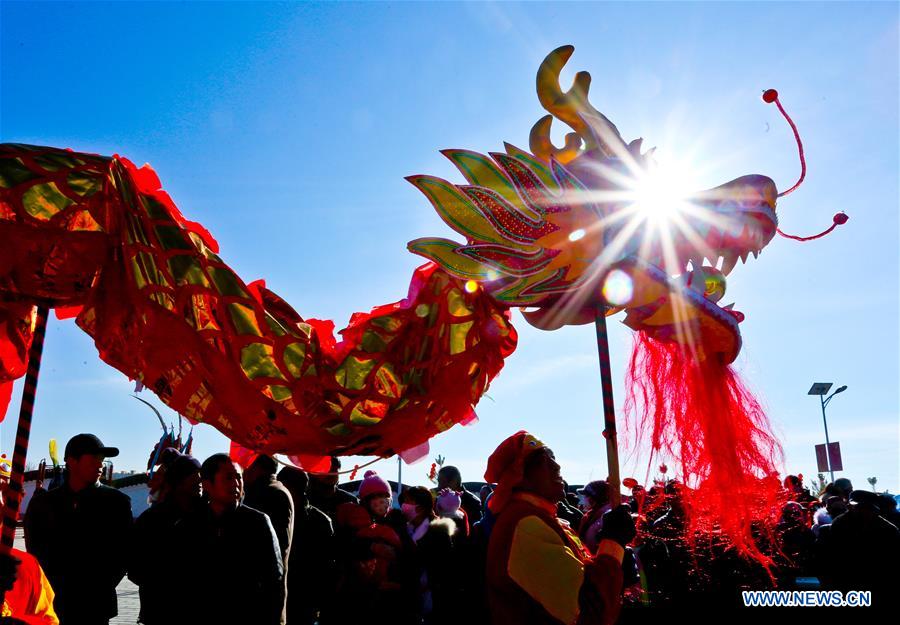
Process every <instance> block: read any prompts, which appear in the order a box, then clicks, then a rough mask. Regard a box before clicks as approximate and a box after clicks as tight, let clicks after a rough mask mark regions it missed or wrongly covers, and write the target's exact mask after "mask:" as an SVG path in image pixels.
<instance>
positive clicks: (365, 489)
mask: <svg viewBox="0 0 900 625" xmlns="http://www.w3.org/2000/svg"><path fill="white" fill-rule="evenodd" d="M369 495H387V496H388V497H391V496H393V493H391V485H390V484H388V483H387V482H386V481H384V479H383V478H382V477H381V476H380V475H378V474H377V473H375V471H366V475H365V477H364V478H363V481H362V484H360V485H359V498H360V499H365V498H366V497H368V496H369Z"/></svg>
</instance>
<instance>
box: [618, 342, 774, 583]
mask: <svg viewBox="0 0 900 625" xmlns="http://www.w3.org/2000/svg"><path fill="white" fill-rule="evenodd" d="M634 341H635V342H634V351H633V353H632V357H631V362H630V365H629V369H628V372H627V380H626V389H627V391H626V399H625V413H626V415H628V417H629V419H628V421H629V426H628V427H629V430H631V431H630V432H629V434H634V435H635V436H634V438H633V441H634V442H635V443H636V442H637V441H638V440H647V439H645V438H644V436H645V435H649V437H650V438H649V440H650V441H651V445H652V452H651V453H652V456H651V459H650V462H651V464H652V462H653V459H654V457H655V456H656V455H662V456H667V457H669V458H672V459H675V460H676V461H678V463H679V464H680V465H681V469H682V481H683V483H684V484H685V486H687V488H684V489H682V491H681V493H682V499H683V502H684V512H685V520H686V527H685V536H684V538H685V540H686V541H687V543H688V544H689V545H691V546H693V544H694V542H695V541H696V538H697V537H698V536H701V535H704V536H719V537H721V538H722V539H724V540H725V542H726V546H732V547H734V548H735V549H736V550H737V552H738V553H739V554H741V555H742V556H744V557H749V558H751V559H753V560H756V561H757V562H759V563H760V564H761V565H762V566H763V567H765V568H766V569H767V570H769V569H770V566H771V564H772V561H771V558H770V557H769V555H766V553H764V550H765V551H768V549H766V547H765V545H766V543H768V544H769V545H771V542H770V539H771V537H772V534H771V532H772V527H773V526H774V522H775V520H777V518H778V517H777V515H778V512H779V508H780V505H779V493H780V488H779V487H780V484H779V481H778V478H777V470H776V468H775V467H776V466H777V465H779V464H780V461H781V457H782V451H781V446H780V444H779V443H778V441H777V440H776V438H775V437H774V435H773V434H772V433H771V431H770V426H769V422H768V418H767V417H766V414H765V411H764V410H763V408H762V407H761V406H760V404H759V402H758V401H757V400H756V398H755V397H753V395H752V393H751V392H750V391H749V390H748V389H747V388H746V386H744V384H743V383H742V382H741V380H740V379H739V377H738V375H737V373H736V372H735V371H734V370H733V369H732V368H731V367H730V366H728V365H726V364H724V363H722V362H720V361H719V360H718V359H714V358H706V359H697V358H695V357H694V355H693V354H691V352H690V351H689V350H688V349H686V348H685V347H684V346H682V345H679V344H676V343H672V342H663V341H657V340H653V339H652V338H650V337H649V336H648V335H647V334H646V333H644V332H637V333H635V340H634Z"/></svg>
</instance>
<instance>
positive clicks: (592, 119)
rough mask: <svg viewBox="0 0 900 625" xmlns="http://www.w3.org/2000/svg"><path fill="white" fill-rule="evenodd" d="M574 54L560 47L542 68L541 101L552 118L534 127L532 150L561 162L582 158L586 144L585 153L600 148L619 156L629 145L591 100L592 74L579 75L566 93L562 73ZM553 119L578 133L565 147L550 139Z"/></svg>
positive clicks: (569, 48) (539, 75)
mask: <svg viewBox="0 0 900 625" xmlns="http://www.w3.org/2000/svg"><path fill="white" fill-rule="evenodd" d="M574 51H575V48H574V46H560V47H559V48H557V49H556V50H554V51H553V52H551V53H550V54H548V55H547V58H545V59H544V62H543V63H541V66H540V67H539V68H538V71H537V81H536V82H537V93H538V100H540V103H541V106H543V107H544V108H545V109H546V110H547V111H548V112H549V113H550V115H545V116H544V117H542V118H541V119H539V120H538V121H537V123H536V124H535V125H534V126H533V127H532V129H531V136H530V139H529V145H530V146H531V151H532V153H533V154H534V155H535V156H537V157H539V158H542V159H545V160H549V159H550V158H551V157H552V158H555V159H556V160H557V161H559V162H561V163H568V162H570V161H572V160H573V159H575V158H576V157H577V156H579V155H580V154H581V153H582V150H581V149H580V148H581V146H582V143H583V144H584V151H588V150H592V149H595V148H598V149H600V150H601V151H602V152H603V153H604V154H605V155H606V156H608V157H611V156H616V155H619V154H621V153H622V150H623V149H624V148H625V143H624V142H623V141H622V137H621V136H620V135H619V131H618V129H617V128H616V127H615V125H614V124H613V123H612V122H611V121H609V120H608V119H607V118H606V117H605V116H604V115H603V113H601V112H600V111H598V110H597V109H595V108H594V107H593V106H592V105H591V103H590V102H589V101H588V90H589V89H590V87H591V75H590V74H589V73H587V72H578V73H577V74H575V81H574V83H573V84H572V87H571V88H570V89H569V90H568V91H563V90H562V87H561V86H560V84H559V74H560V72H561V71H562V68H563V66H564V65H565V64H566V62H567V61H568V60H569V57H571V56H572V52H574ZM553 117H556V118H557V119H558V120H560V121H562V122H564V123H565V124H566V125H568V126H569V127H570V128H572V129H573V130H574V131H575V132H570V133H568V134H567V135H566V139H565V146H564V147H562V148H557V147H555V146H554V145H553V142H552V141H551V139H550V125H551V123H552V121H553ZM588 120H589V121H588Z"/></svg>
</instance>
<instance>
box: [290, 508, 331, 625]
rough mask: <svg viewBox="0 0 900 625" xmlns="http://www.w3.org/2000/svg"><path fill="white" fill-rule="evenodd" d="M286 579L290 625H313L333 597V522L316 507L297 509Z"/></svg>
mask: <svg viewBox="0 0 900 625" xmlns="http://www.w3.org/2000/svg"><path fill="white" fill-rule="evenodd" d="M295 512H296V513H295V515H294V535H293V539H292V541H291V553H290V565H289V567H290V571H291V574H290V576H288V578H287V593H288V594H287V619H288V620H287V622H288V625H311V624H312V623H313V622H314V621H315V618H316V615H317V614H318V612H319V611H320V610H321V609H322V607H323V606H325V605H327V603H328V602H329V601H330V600H331V599H332V598H333V597H334V585H335V583H336V571H335V553H334V550H335V545H334V530H333V529H332V526H331V519H329V518H328V516H327V515H326V514H325V513H324V512H322V511H321V510H319V509H318V508H314V507H313V506H303V507H299V508H297V510H296V511H295Z"/></svg>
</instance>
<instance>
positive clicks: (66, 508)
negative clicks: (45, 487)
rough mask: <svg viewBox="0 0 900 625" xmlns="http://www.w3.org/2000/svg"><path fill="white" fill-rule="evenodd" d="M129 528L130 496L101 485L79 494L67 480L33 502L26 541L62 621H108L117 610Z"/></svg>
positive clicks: (27, 516)
mask: <svg viewBox="0 0 900 625" xmlns="http://www.w3.org/2000/svg"><path fill="white" fill-rule="evenodd" d="M131 527H132V516H131V499H130V498H129V497H128V495H126V494H124V493H121V492H119V491H118V490H116V489H114V488H110V487H109V486H104V485H102V484H99V483H97V484H95V485H93V486H88V487H87V488H85V489H83V490H81V491H79V492H77V493H74V492H72V490H70V489H69V486H68V483H67V484H65V485H63V486H61V487H59V488H57V489H54V490H51V491H48V492H46V493H42V494H41V495H40V496H39V497H36V498H35V499H33V500H32V501H31V503H30V505H29V506H28V511H27V512H26V513H25V544H26V545H27V549H28V551H29V553H31V554H32V555H34V556H35V557H36V558H37V559H38V561H39V562H40V563H41V567H42V568H43V569H44V573H46V575H47V579H48V580H49V581H50V585H51V586H53V590H54V592H55V593H56V598H55V600H54V602H53V606H54V608H55V609H56V613H57V614H58V615H59V618H60V622H61V623H63V624H64V625H66V624H68V623H73V624H76V625H90V624H92V623H106V622H108V621H109V619H111V618H113V617H114V616H116V615H117V614H118V605H117V603H116V586H117V585H118V584H119V582H120V581H121V580H122V578H123V577H124V576H125V570H126V561H127V553H128V544H129V540H130V533H131Z"/></svg>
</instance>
